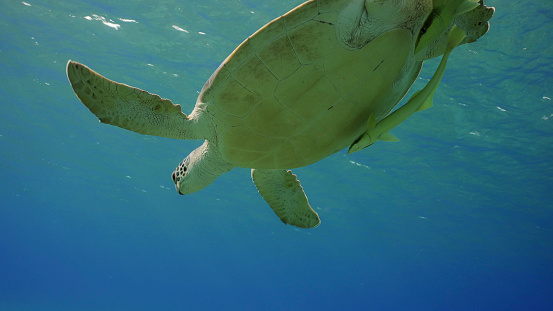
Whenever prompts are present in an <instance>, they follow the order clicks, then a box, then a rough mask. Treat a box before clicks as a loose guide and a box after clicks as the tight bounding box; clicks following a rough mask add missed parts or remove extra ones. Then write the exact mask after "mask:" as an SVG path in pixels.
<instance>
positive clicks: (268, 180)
mask: <svg viewBox="0 0 553 311" xmlns="http://www.w3.org/2000/svg"><path fill="white" fill-rule="evenodd" d="M252 180H253V182H254V184H255V186H256V187H257V190H258V191H259V194H261V196H262V197H263V199H265V201H267V203H268V204H269V206H270V207H271V208H272V209H273V211H274V212H275V214H277V216H278V218H280V220H281V221H282V222H283V223H285V224H290V225H292V226H296V227H299V228H315V227H317V226H318V225H319V224H320V223H321V220H320V219H319V215H318V214H317V212H315V211H314V210H313V209H312V208H311V206H310V205H309V202H307V197H306V196H305V192H303V188H302V186H301V185H300V182H299V180H298V179H297V177H296V175H294V174H292V171H288V170H260V169H253V170H252Z"/></svg>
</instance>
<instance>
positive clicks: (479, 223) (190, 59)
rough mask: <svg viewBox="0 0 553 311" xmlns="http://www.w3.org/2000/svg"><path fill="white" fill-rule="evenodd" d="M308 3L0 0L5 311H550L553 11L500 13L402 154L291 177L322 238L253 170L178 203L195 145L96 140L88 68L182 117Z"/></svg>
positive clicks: (499, 6)
mask: <svg viewBox="0 0 553 311" xmlns="http://www.w3.org/2000/svg"><path fill="white" fill-rule="evenodd" d="M301 2H302V1H301V0H278V1H275V0H271V1H261V0H256V1H254V0H250V1H248V0H224V1H223V0H202V1H188V0H181V1H175V0H168V1H162V2H158V1H146V0H141V1H135V0H132V1H131V0H129V1H111V0H101V1H78V0H71V1H69V0H65V1H44V0H26V1H25V2H22V1H11V0H0V4H1V7H2V8H1V10H0V310H2V311H3V310H553V154H552V152H553V102H552V98H553V2H552V1H550V0H535V1H530V0H522V1H507V0H495V1H494V0H488V1H486V4H487V5H488V6H494V7H495V8H496V12H495V15H494V17H493V18H492V19H491V21H490V24H491V29H490V31H489V32H488V33H487V34H486V35H485V36H484V37H482V38H480V40H478V41H477V42H475V43H472V44H467V45H463V46H460V47H458V48H457V49H455V50H454V51H453V53H452V55H451V57H450V61H449V65H448V68H447V70H446V73H445V76H444V78H443V80H442V83H441V85H440V86H439V88H438V91H437V93H436V96H435V99H434V107H433V108H432V109H429V110H425V111H423V112H420V113H416V114H415V115H413V116H412V117H410V118H409V119H408V120H407V121H405V122H404V123H402V124H400V125H399V126H398V127H397V128H395V129H394V130H393V131H392V132H393V133H394V135H396V136H398V137H399V138H400V139H401V141H400V142H397V143H388V142H377V143H376V144H374V145H373V146H371V147H369V148H367V149H365V150H363V151H361V152H358V153H355V154H352V155H347V152H346V150H343V151H341V152H339V153H337V154H335V155H333V156H331V157H329V158H327V159H324V160H322V161H320V162H318V163H316V164H313V165H311V166H308V167H304V168H300V169H294V173H296V174H297V175H298V178H299V179H300V180H301V182H302V185H303V187H304V189H305V191H306V193H307V195H308V197H309V202H310V203H311V205H312V206H313V208H314V209H315V210H316V211H317V212H318V213H319V215H320V217H321V219H322V223H321V225H320V226H319V227H318V228H316V229H310V230H304V229H297V228H295V227H292V226H286V225H284V224H283V223H281V222H280V221H279V219H278V218H277V217H276V216H275V214H274V213H273V211H272V210H271V209H270V208H269V207H268V205H267V204H266V203H265V201H263V199H262V198H261V196H260V195H259V194H258V193H257V191H256V189H255V187H254V185H253V183H252V182H251V178H250V171H249V170H248V169H234V170H233V171H231V172H229V173H227V174H225V175H223V176H221V177H220V178H219V179H218V180H217V181H216V182H215V183H213V184H212V185H211V186H209V187H208V188H206V189H204V190H202V191H200V192H197V193H194V194H190V195H186V196H180V195H178V194H177V192H176V191H175V189H174V185H173V182H172V180H171V172H172V171H173V169H174V168H175V167H176V165H177V164H178V163H179V162H180V161H181V160H182V159H183V158H184V157H185V156H186V155H187V154H188V153H189V152H190V151H192V150H193V149H194V148H196V147H197V146H198V145H199V144H201V142H200V141H178V140H171V139H165V138H160V137H153V136H143V135H139V134H136V133H133V132H130V131H126V130H122V129H120V128H118V127H114V126H108V125H103V124H99V123H98V120H97V118H96V117H95V116H94V115H92V114H91V113H90V112H89V110H88V109H87V108H86V107H85V106H84V105H82V104H81V103H80V102H79V100H78V99H77V98H76V96H75V95H74V94H73V91H72V90H71V87H70V85H69V82H68V81H67V78H66V75H65V65H66V63H67V60H68V59H72V60H75V61H78V62H82V63H84V64H86V65H88V66H90V67H91V68H92V69H94V70H96V71H98V72H99V73H101V74H103V75H105V76H106V77H109V78H110V79H113V80H116V81H118V82H123V83H126V84H129V85H132V86H135V87H139V88H142V89H146V90H148V91H150V92H152V93H156V94H159V95H160V96H162V97H163V98H169V99H172V101H173V102H174V103H175V104H180V105H182V107H183V112H184V113H189V112H190V111H191V110H192V108H193V107H194V104H195V101H196V97H197V95H198V92H199V90H200V89H201V87H202V86H203V84H204V82H205V81H206V80H207V78H208V77H209V76H210V75H211V73H212V72H213V71H214V70H215V69H216V68H217V66H218V65H219V63H220V62H221V61H222V60H224V59H225V57H226V56H227V55H228V54H229V53H230V52H232V50H233V49H234V48H235V47H236V46H237V45H238V44H239V43H240V42H241V41H242V40H244V39H245V38H246V37H247V36H249V35H250V34H252V33H253V32H254V31H256V30H257V29H258V28H259V27H261V26H263V25H264V24H266V23H267V22H269V21H270V20H272V19H273V18H276V17H278V16H280V15H282V14H283V13H285V12H287V11H288V10H290V9H292V8H293V7H295V6H296V5H298V4H300V3H301ZM438 62H439V58H438V59H432V60H430V61H428V62H426V63H425V66H424V68H423V71H422V73H421V75H420V77H419V79H417V82H416V83H415V84H414V86H413V88H412V89H411V91H410V92H409V94H408V96H407V98H408V97H409V96H410V94H412V93H413V92H414V91H415V90H418V89H420V88H422V87H423V86H424V85H425V84H426V82H427V81H428V79H429V78H430V77H431V76H432V74H433V72H434V70H435V68H436V66H437V64H438Z"/></svg>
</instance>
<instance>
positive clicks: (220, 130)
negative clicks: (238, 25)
mask: <svg viewBox="0 0 553 311" xmlns="http://www.w3.org/2000/svg"><path fill="white" fill-rule="evenodd" d="M492 14H493V8H488V7H486V6H484V4H483V3H482V1H480V2H478V1H477V0H311V1H307V2H305V3H303V4H301V5H300V6H298V7H296V8H295V9H293V10H291V11H290V12H288V13H286V14H284V15H283V16H281V17H279V18H277V19H275V20H273V21H271V22H270V23H268V24H267V25H265V26H264V27H262V28H261V29H259V30H258V31H257V32H255V33H254V34H253V35H252V36H250V37H249V38H247V39H246V40H245V41H244V42H243V43H242V44H240V46H238V48H236V50H235V51H234V52H233V53H232V54H231V55H230V56H228V57H227V59H226V60H225V61H224V62H223V63H222V64H221V65H220V66H219V68H218V69H217V70H216V71H215V73H213V75H212V76H211V77H210V78H209V80H208V81H207V82H206V84H205V85H204V87H203V89H202V90H201V93H200V95H199V97H198V100H197V102H196V106H195V108H194V110H193V111H192V113H191V114H190V115H188V116H187V115H185V114H183V113H182V111H181V106H180V105H174V104H173V103H172V102H171V101H170V100H168V99H162V98H161V97H159V96H158V95H154V94H151V93H148V92H146V91H143V90H140V89H137V88H133V87H130V86H127V85H125V84H119V83H116V82H113V81H111V80H108V79H107V78H105V77H103V76H101V75H99V74H97V73H96V72H94V71H92V70H91V69H89V68H88V67H86V66H84V65H82V64H79V63H76V62H73V61H69V62H68V64H67V76H68V78H69V81H70V83H71V86H72V87H73V90H74V92H75V93H76V95H77V96H78V98H79V99H80V100H81V101H82V102H83V103H84V104H85V105H86V106H87V107H88V109H90V111H91V112H92V113H94V114H95V115H96V116H97V117H98V118H99V120H100V122H102V123H108V124H112V125H116V126H119V127H122V128H125V129H128V130H131V131H134V132H137V133H141V134H146V135H156V136H163V137H169V138H176V139H205V142H204V143H203V144H202V145H201V146H200V147H198V148H197V149H196V150H194V151H192V152H191V153H190V154H189V155H188V156H187V157H186V158H185V159H184V160H183V161H182V162H181V163H180V164H179V165H178V166H177V168H176V169H175V170H174V172H173V174H172V179H173V181H174V183H175V186H176V189H177V191H178V192H179V193H180V194H188V193H192V192H195V191H198V190H200V189H203V188H204V187H206V186H208V185H209V184H211V183H212V182H213V181H214V180H215V179H216V178H217V177H218V176H220V175H221V174H223V173H225V172H228V171H229V170H231V169H232V168H234V167H245V168H251V169H252V170H251V172H252V173H251V176H252V179H253V182H254V183H255V186H256V187H257V189H258V191H259V193H260V194H261V196H262V197H263V198H264V199H265V200H266V201H267V203H268V204H269V206H270V207H271V208H272V209H273V211H274V212H275V213H276V214H277V216H278V217H279V218H280V219H281V221H282V222H284V223H285V224H291V225H294V226H297V227H302V228H312V227H316V226H318V225H319V223H320V219H319V216H318V214H317V213H316V212H315V211H314V210H313V209H312V208H311V206H310V205H309V203H308V201H307V197H306V196H305V193H304V191H303V188H302V186H301V185H300V182H299V181H298V179H297V177H296V175H294V174H292V172H291V171H289V170H288V169H291V168H297V167H302V166H306V165H309V164H312V163H314V162H317V161H319V160H321V159H323V158H325V157H327V156H329V155H331V154H333V153H335V152H338V151H340V150H342V149H344V148H346V147H348V146H350V149H349V151H350V152H354V151H357V150H360V149H363V148H364V147H367V146H369V145H371V144H372V143H374V141H376V140H378V139H382V140H395V137H393V136H392V135H390V134H387V133H388V131H389V130H390V129H391V128H393V127H394V126H395V125H397V124H398V123H399V122H401V121H402V120H404V119H405V118H407V117H408V116H409V115H410V114H412V113H414V112H415V111H418V110H422V109H425V108H428V107H430V106H431V100H432V95H433V93H434V91H435V90H436V87H437V86H438V83H439V81H440V78H441V76H442V75H443V72H444V70H445V61H446V60H447V56H448V55H449V53H450V52H451V50H452V49H453V48H454V47H455V46H457V45H458V44H462V43H467V42H472V41H475V40H476V39H478V38H479V37H480V36H482V35H484V34H485V33H486V32H487V30H488V28H489V23H488V20H489V19H490V18H491V16H492ZM452 29H453V30H452ZM448 38H449V41H448ZM446 46H447V47H446ZM444 52H445V54H444ZM441 54H444V57H443V59H442V62H441V64H440V66H439V68H438V69H437V71H436V74H435V76H434V77H433V78H432V80H431V81H430V82H429V84H428V85H427V86H426V87H425V88H424V89H423V90H422V91H421V92H419V93H417V94H416V95H414V96H413V97H412V98H411V100H410V101H409V102H408V103H407V104H405V105H404V106H403V107H401V108H399V109H398V110H396V111H395V112H394V113H393V114H391V115H389V116H387V115H388V114H389V113H390V111H391V110H392V109H393V108H394V106H395V105H396V104H397V103H398V102H399V101H400V100H401V99H402V97H403V96H404V95H405V94H406V92H407V91H408V90H409V88H410V86H411V85H412V84H413V82H414V81H415V79H416V78H417V76H418V74H419V71H420V68H421V66H422V62H423V61H424V60H426V59H429V58H432V57H435V56H439V55H441ZM386 116H387V117H386Z"/></svg>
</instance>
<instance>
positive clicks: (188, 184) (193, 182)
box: [171, 141, 233, 194]
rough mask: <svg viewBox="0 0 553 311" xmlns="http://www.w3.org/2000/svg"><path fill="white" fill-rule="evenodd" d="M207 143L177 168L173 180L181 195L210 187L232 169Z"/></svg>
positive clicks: (172, 176) (172, 175)
mask: <svg viewBox="0 0 553 311" xmlns="http://www.w3.org/2000/svg"><path fill="white" fill-rule="evenodd" d="M209 147H210V144H209V142H208V141H206V142H205V143H204V144H203V145H201V146H200V147H198V148H196V149H195V150H194V151H192V152H191V153H190V154H189V155H188V156H187V157H186V158H184V160H182V162H181V163H180V164H179V165H178V166H177V168H175V170H174V171H173V173H172V174H171V178H172V179H173V182H174V183H175V188H176V189H177V191H178V193H179V194H190V193H194V192H196V191H200V190H202V189H203V188H205V187H207V186H209V185H210V184H211V183H212V182H214V181H215V179H217V177H219V176H220V175H221V174H223V173H226V172H228V171H230V170H231V169H232V167H233V166H232V165H230V164H229V163H227V162H225V161H223V160H222V158H221V157H220V155H219V153H218V152H215V150H214V148H209Z"/></svg>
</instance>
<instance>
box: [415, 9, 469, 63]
mask: <svg viewBox="0 0 553 311" xmlns="http://www.w3.org/2000/svg"><path fill="white" fill-rule="evenodd" d="M478 6H479V3H478V0H432V11H431V12H430V14H428V17H427V18H426V20H425V21H424V24H423V25H422V27H421V30H420V32H419V35H418V37H417V41H416V43H415V54H418V53H419V52H420V51H422V50H423V49H424V48H426V47H427V46H428V45H430V44H431V43H432V42H433V41H434V40H435V39H436V38H437V37H438V36H439V35H440V34H441V33H442V32H443V31H444V30H445V29H447V28H448V27H449V26H450V24H451V22H452V21H453V18H454V17H455V16H457V15H459V14H462V13H465V12H468V11H471V10H473V9H475V8H476V7H478Z"/></svg>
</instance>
